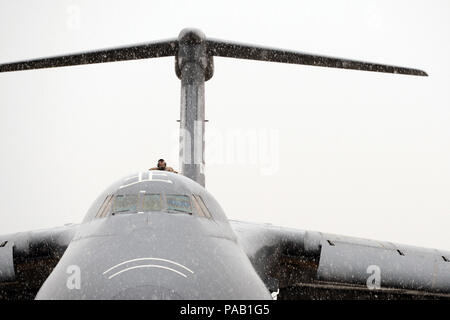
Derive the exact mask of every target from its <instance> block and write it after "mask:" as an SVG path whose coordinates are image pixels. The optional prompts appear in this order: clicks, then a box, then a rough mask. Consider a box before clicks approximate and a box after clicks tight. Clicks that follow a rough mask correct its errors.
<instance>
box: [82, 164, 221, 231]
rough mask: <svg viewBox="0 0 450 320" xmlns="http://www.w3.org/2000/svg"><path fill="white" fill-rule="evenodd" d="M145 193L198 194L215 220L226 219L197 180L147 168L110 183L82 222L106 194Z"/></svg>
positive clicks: (89, 217)
mask: <svg viewBox="0 0 450 320" xmlns="http://www.w3.org/2000/svg"><path fill="white" fill-rule="evenodd" d="M142 192H145V193H147V194H176V195H188V196H191V195H199V196H201V197H202V199H203V201H204V202H205V204H206V206H207V207H208V209H209V211H210V212H211V215H212V216H213V218H214V219H215V220H223V221H225V220H227V219H226V217H225V214H224V212H223V210H222V208H221V207H220V205H219V204H218V202H217V201H216V200H215V199H214V197H213V196H212V195H211V194H210V193H209V192H207V191H206V190H205V188H203V187H202V186H201V185H200V184H198V183H197V182H195V181H193V180H191V179H189V178H187V177H185V176H183V175H181V174H176V173H172V172H169V171H159V170H149V171H143V172H138V173H135V174H132V175H129V176H127V177H125V178H122V179H120V180H117V181H116V182H114V183H113V184H111V185H110V186H109V187H108V188H107V189H106V190H105V191H104V192H103V193H102V194H101V195H100V196H99V197H98V198H97V199H96V201H95V202H94V203H93V204H92V206H91V207H90V209H89V210H88V212H87V214H86V216H85V218H84V220H83V222H88V221H91V220H93V219H94V218H95V216H96V214H97V212H98V211H99V209H100V207H101V206H102V203H103V202H104V201H105V199H106V198H107V197H108V196H117V195H125V194H126V195H130V194H139V193H142Z"/></svg>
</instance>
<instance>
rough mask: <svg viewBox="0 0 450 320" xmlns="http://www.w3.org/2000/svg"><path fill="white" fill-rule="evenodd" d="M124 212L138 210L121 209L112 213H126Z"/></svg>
mask: <svg viewBox="0 0 450 320" xmlns="http://www.w3.org/2000/svg"><path fill="white" fill-rule="evenodd" d="M124 212H130V213H131V212H136V211H130V209H125V210H119V211H114V212H113V213H111V215H112V216H113V215H115V214H116V213H124Z"/></svg>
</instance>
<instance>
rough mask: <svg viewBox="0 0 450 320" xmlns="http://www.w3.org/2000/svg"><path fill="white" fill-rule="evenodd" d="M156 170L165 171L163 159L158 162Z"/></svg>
mask: <svg viewBox="0 0 450 320" xmlns="http://www.w3.org/2000/svg"><path fill="white" fill-rule="evenodd" d="M158 169H159V170H166V161H164V159H159V160H158Z"/></svg>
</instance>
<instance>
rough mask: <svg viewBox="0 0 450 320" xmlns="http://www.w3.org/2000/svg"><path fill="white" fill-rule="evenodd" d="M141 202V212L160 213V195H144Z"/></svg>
mask: <svg viewBox="0 0 450 320" xmlns="http://www.w3.org/2000/svg"><path fill="white" fill-rule="evenodd" d="M143 198H144V199H143V201H142V211H143V212H148V211H161V210H162V204H161V195H159V194H144V196H143Z"/></svg>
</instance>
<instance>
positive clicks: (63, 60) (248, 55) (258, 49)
mask: <svg viewBox="0 0 450 320" xmlns="http://www.w3.org/2000/svg"><path fill="white" fill-rule="evenodd" d="M182 34H183V31H182V32H181V33H180V36H181V35H182ZM193 34H195V33H193ZM194 38H195V37H194ZM196 39H197V38H196ZM179 41H180V38H179V39H170V40H162V41H156V42H150V43H142V44H136V45H130V46H125V47H118V48H109V49H102V50H97V51H90V52H82V53H76V54H69V55H63V56H55V57H48V58H42V59H36V60H26V61H20V62H15V63H7V64H0V72H10V71H20V70H31V69H42V68H55V67H64V66H73V65H82V64H93V63H103V62H114V61H125V60H137V59H147V58H157V57H167V56H178V48H179ZM198 41H201V42H203V41H204V44H205V48H206V55H207V56H208V57H209V58H212V57H213V56H219V57H228V58H237V59H249V60H259V61H269V62H281V63H291V64H302V65H309V66H317V67H328V68H340V69H353V70H361V71H373V72H385V73H397V74H407V75H414V76H428V75H427V73H426V72H424V71H422V70H418V69H411V68H405V67H398V66H392V65H385V64H378V63H370V62H364V61H357V60H349V59H342V58H336V57H329V56H323V55H317V54H311V53H304V52H296V51H291V50H284V49H274V48H268V47H262V46H257V45H249V44H241V43H235V42H229V41H223V40H217V39H208V38H198ZM195 45H196V44H195V41H194V42H193V43H192V48H194V46H195ZM209 60H210V61H212V60H211V59H209ZM209 60H208V61H209ZM208 79H209V78H208Z"/></svg>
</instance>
